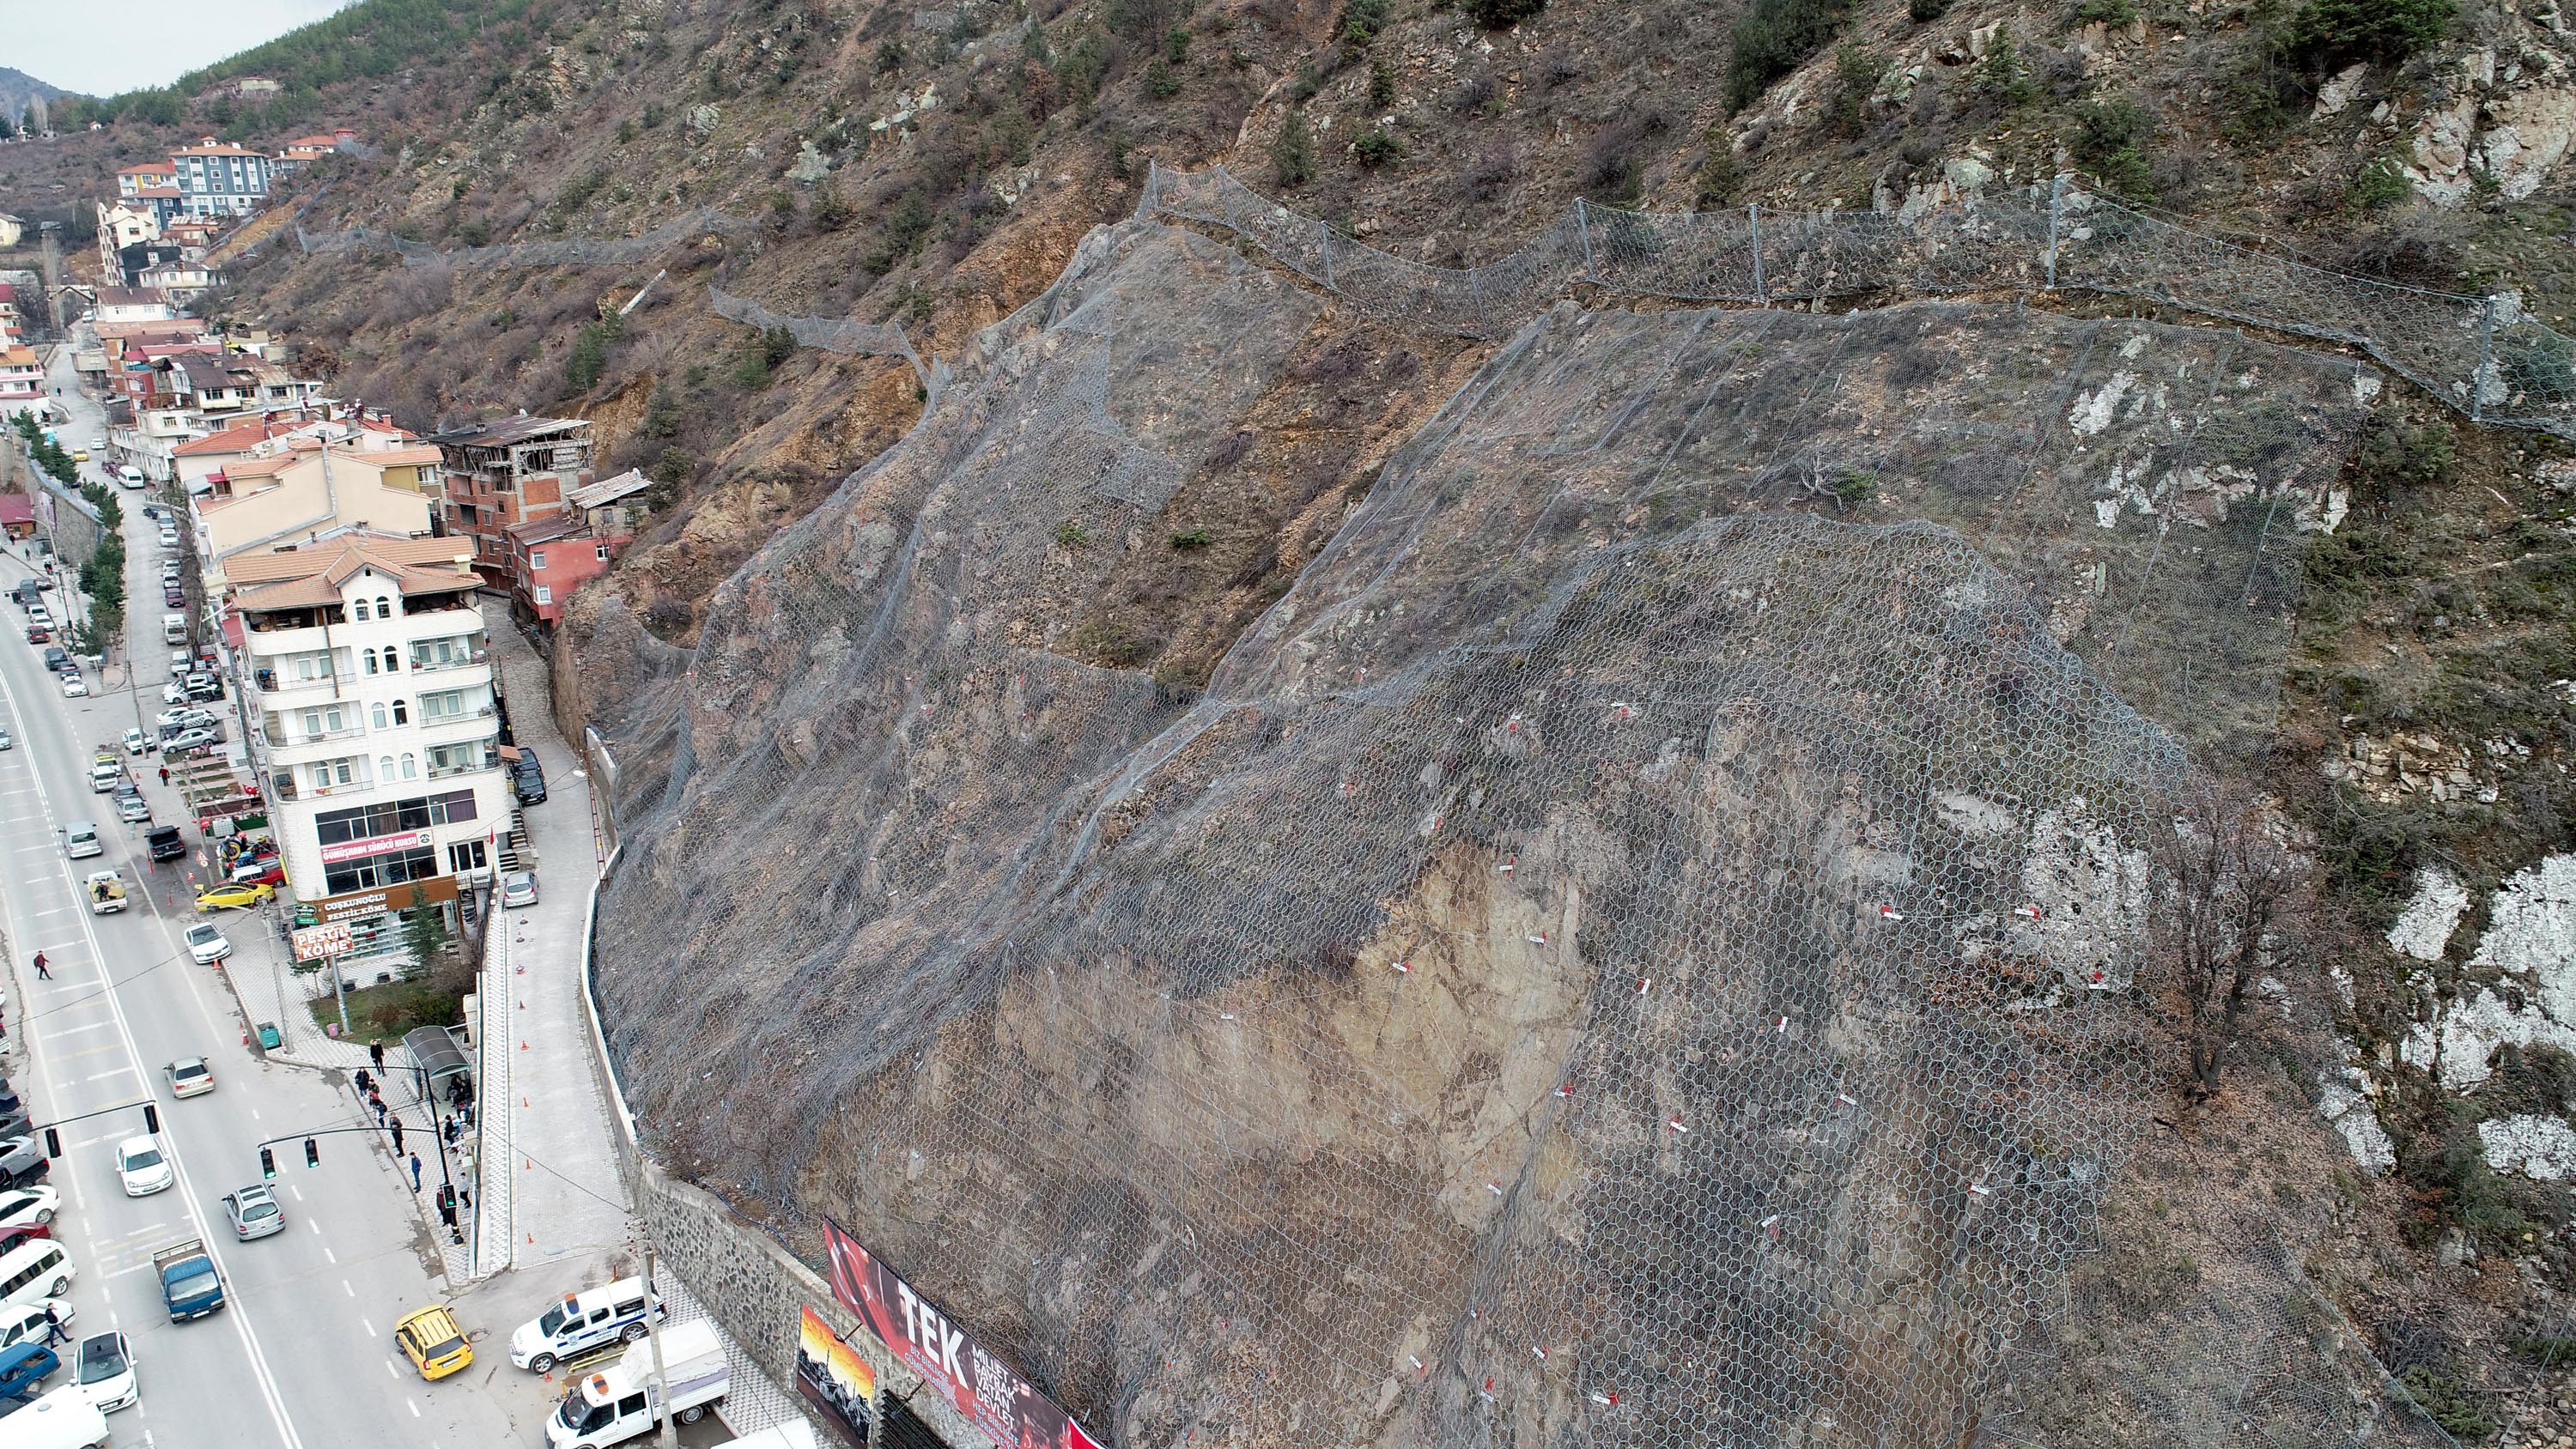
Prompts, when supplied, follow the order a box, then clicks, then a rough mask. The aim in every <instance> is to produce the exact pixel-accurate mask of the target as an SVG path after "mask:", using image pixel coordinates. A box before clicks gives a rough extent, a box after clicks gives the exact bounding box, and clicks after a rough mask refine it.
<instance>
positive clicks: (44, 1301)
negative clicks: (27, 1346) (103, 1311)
mask: <svg viewBox="0 0 2576 1449" xmlns="http://www.w3.org/2000/svg"><path fill="white" fill-rule="evenodd" d="M47 1310H51V1311H52V1317H51V1318H50V1319H48V1318H47V1316H46V1313H47ZM73 1312H74V1309H73V1307H72V1301H71V1300H70V1299H68V1298H39V1299H37V1300H36V1301H35V1302H33V1303H13V1304H11V1305H9V1306H8V1307H7V1308H0V1348H15V1347H16V1346H18V1345H19V1344H22V1343H42V1342H44V1341H45V1337H46V1330H47V1328H48V1327H49V1326H50V1325H51V1324H54V1323H61V1324H66V1325H68V1324H69V1323H70V1322H71V1321H72V1313H73Z"/></svg>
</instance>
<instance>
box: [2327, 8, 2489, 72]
mask: <svg viewBox="0 0 2576 1449" xmlns="http://www.w3.org/2000/svg"><path fill="white" fill-rule="evenodd" d="M2458 13H2459V10H2458V7H2457V5H2456V4H2455V3H2454V0H2307V3H2306V4H2304V5H2301V6H2300V7H2299V13H2298V14H2297V15H2296V16H2294V17H2293V18H2292V19H2291V21H2290V30H2289V35H2288V37H2287V38H2288V42H2289V50H2290V53H2291V54H2292V55H2294V56H2297V57H2298V58H2299V59H2301V60H2304V61H2307V62H2308V63H2310V64H2312V65H2321V66H2325V67H2328V68H2332V67H2335V66H2340V65H2349V64H2351V63H2352V62H2354V61H2357V60H2366V61H2378V62H2395V61H2400V60H2404V59H2405V58H2406V57H2408V56H2410V55H2413V54H2414V53H2415V52H2416V51H2419V50H2422V49H2423V48H2424V47H2426V46H2428V45H2431V44H2432V43H2433V42H2435V41H2437V40H2439V39H2441V38H2442V34H2443V32H2444V31H2447V30H2449V29H2450V28H2451V21H2452V19H2453V17H2454V16H2456V15H2457V14H2458Z"/></svg>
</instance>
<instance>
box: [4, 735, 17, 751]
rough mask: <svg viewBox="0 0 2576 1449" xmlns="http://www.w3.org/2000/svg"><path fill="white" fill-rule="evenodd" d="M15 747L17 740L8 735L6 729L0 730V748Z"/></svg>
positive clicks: (8, 748)
mask: <svg viewBox="0 0 2576 1449" xmlns="http://www.w3.org/2000/svg"><path fill="white" fill-rule="evenodd" d="M17 747H18V742H17V741H16V740H14V739H12V738H10V737H9V732H8V731H7V730H0V750H13V749H16V748H17Z"/></svg>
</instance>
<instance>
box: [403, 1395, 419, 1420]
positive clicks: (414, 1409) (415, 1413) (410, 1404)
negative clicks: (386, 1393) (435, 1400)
mask: <svg viewBox="0 0 2576 1449" xmlns="http://www.w3.org/2000/svg"><path fill="white" fill-rule="evenodd" d="M403 1404H404V1405H405V1406H406V1407H407V1408H409V1409H410V1410H411V1416H412V1417H413V1418H415V1419H417V1418H419V1417H420V1405H418V1404H415V1403H413V1402H412V1401H411V1400H409V1399H405V1400H403Z"/></svg>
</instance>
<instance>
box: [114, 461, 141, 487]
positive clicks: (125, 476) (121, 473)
mask: <svg viewBox="0 0 2576 1449" xmlns="http://www.w3.org/2000/svg"><path fill="white" fill-rule="evenodd" d="M116 481H117V482H119V483H122V484H124V485H125V486H126V487H128V488H140V487H142V486H143V470H142V469H140V468H137V467H135V466H134V465H133V464H131V463H128V464H126V465H125V466H124V467H122V468H119V469H117V470H116Z"/></svg>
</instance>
